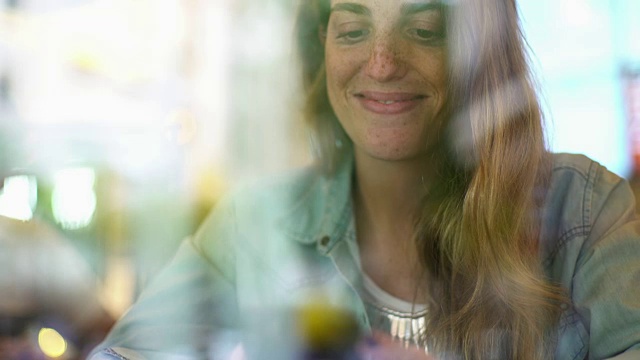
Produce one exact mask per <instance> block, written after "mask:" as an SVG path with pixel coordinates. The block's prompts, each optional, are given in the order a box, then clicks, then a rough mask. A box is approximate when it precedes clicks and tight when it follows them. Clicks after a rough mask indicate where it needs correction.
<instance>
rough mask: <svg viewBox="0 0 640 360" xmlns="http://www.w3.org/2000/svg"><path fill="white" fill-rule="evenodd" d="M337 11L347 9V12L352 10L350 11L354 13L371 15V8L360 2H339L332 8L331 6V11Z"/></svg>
mask: <svg viewBox="0 0 640 360" xmlns="http://www.w3.org/2000/svg"><path fill="white" fill-rule="evenodd" d="M336 11H346V12H350V13H354V14H358V15H367V16H371V10H369V8H367V7H366V6H362V5H360V4H354V3H338V4H335V5H334V6H333V7H332V8H331V12H332V13H333V12H336Z"/></svg>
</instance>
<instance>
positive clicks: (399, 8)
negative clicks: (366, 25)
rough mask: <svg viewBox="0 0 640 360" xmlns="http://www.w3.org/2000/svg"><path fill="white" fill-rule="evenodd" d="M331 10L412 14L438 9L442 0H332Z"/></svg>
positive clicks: (364, 13)
mask: <svg viewBox="0 0 640 360" xmlns="http://www.w3.org/2000/svg"><path fill="white" fill-rule="evenodd" d="M330 3H331V12H334V11H346V12H353V13H357V14H360V15H369V16H371V15H372V14H373V13H375V12H382V13H384V14H386V15H391V14H392V13H398V14H400V15H411V14H414V13H418V12H422V11H429V10H438V9H440V7H441V6H442V1H440V0H331V2H330Z"/></svg>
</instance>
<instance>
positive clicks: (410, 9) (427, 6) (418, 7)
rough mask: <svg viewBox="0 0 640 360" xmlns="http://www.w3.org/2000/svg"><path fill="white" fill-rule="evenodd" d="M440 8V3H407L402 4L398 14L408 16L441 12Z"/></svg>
mask: <svg viewBox="0 0 640 360" xmlns="http://www.w3.org/2000/svg"><path fill="white" fill-rule="evenodd" d="M442 6H443V5H442V4H441V3H440V2H428V3H409V4H403V5H402V7H401V10H400V12H401V14H402V16H410V15H413V14H416V13H419V12H423V11H441V10H442Z"/></svg>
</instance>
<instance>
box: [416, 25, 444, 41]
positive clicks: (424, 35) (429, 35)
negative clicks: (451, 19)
mask: <svg viewBox="0 0 640 360" xmlns="http://www.w3.org/2000/svg"><path fill="white" fill-rule="evenodd" d="M409 36H411V37H412V38H413V39H415V40H418V41H421V42H426V43H434V42H439V41H441V40H443V39H444V34H443V33H442V32H439V31H432V30H427V29H419V28H417V29H409Z"/></svg>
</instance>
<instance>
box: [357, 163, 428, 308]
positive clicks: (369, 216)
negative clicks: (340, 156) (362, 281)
mask: <svg viewBox="0 0 640 360" xmlns="http://www.w3.org/2000/svg"><path fill="white" fill-rule="evenodd" d="M355 169H356V173H355V182H354V184H353V186H354V188H353V189H354V191H353V201H354V214H355V220H356V232H357V239H358V246H359V250H360V259H361V263H362V268H363V271H364V272H365V273H366V274H367V275H368V276H369V277H370V278H371V279H373V280H374V282H375V283H376V284H378V286H380V287H381V288H383V289H384V290H386V291H387V292H389V293H390V294H392V295H394V296H397V297H399V298H401V299H404V300H407V301H413V300H415V296H416V294H417V293H416V289H418V288H420V285H419V284H420V282H421V281H422V280H424V278H422V277H421V274H422V272H421V271H420V270H419V269H420V266H419V265H418V264H419V262H418V256H417V252H416V249H415V245H414V242H413V236H414V223H415V216H416V214H417V212H418V211H419V209H420V204H421V197H422V193H423V191H424V183H423V182H424V181H426V178H424V172H423V170H424V169H425V166H424V161H421V160H419V159H416V160H413V161H403V162H389V161H381V160H378V159H373V158H370V157H365V156H359V154H358V152H356V167H355ZM398 279H403V280H402V281H398Z"/></svg>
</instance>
